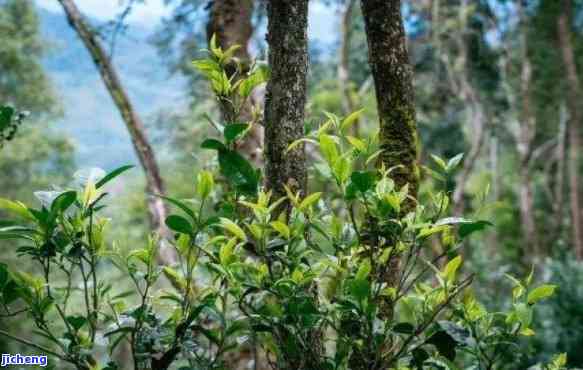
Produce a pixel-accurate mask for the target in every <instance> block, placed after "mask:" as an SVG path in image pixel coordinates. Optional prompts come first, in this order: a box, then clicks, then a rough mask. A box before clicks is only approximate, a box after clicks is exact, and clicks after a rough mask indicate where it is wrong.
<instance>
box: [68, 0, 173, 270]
mask: <svg viewBox="0 0 583 370" xmlns="http://www.w3.org/2000/svg"><path fill="white" fill-rule="evenodd" d="M59 2H60V3H61V5H62V6H63V9H64V11H65V14H66V15H67V20H68V21H69V23H70V25H71V27H72V28H73V29H74V30H75V31H76V32H77V34H78V35H79V37H80V38H81V40H82V41H83V43H84V44H85V47H86V48H87V50H88V51H89V53H90V54H91V57H92V58H93V62H94V63H95V66H96V67H97V69H98V70H99V73H100V75H101V78H102V79H103V82H104V83H105V86H106V87H107V90H108V91H109V94H110V95H111V97H112V99H113V101H114V103H115V105H116V106H117V109H118V110H119V112H120V114H121V116H122V118H123V120H124V122H125V124H126V127H127V129H128V131H129V134H130V137H131V140H132V143H133V146H134V149H135V151H136V154H137V156H138V158H139V160H140V164H141V166H142V168H143V170H144V174H145V175H146V192H147V193H148V199H147V203H148V209H149V216H150V217H149V218H150V224H151V226H152V228H153V229H154V230H155V231H157V232H158V233H159V234H161V235H166V234H167V229H166V227H165V224H164V221H165V219H166V207H165V205H164V203H163V201H162V200H161V199H160V198H158V197H155V196H153V195H156V194H158V195H162V194H164V192H165V189H164V183H163V181H162V177H161V176H160V169H159V167H158V164H157V162H156V158H155V156H154V151H153V150H152V147H151V146H150V143H149V142H148V140H147V138H146V134H145V130H144V125H143V123H142V120H141V119H140V117H139V116H138V114H137V113H136V111H135V110H134V107H133V106H132V104H131V102H130V99H129V97H128V95H127V93H126V91H125V90H124V87H123V85H122V84H121V81H120V79H119V76H118V75H117V72H116V70H115V67H114V66H113V64H112V62H111V60H110V59H109V57H108V56H107V53H106V52H105V50H104V48H103V46H102V45H101V44H100V42H99V40H98V39H97V37H96V35H95V32H94V31H93V30H91V28H90V26H89V25H88V24H87V23H86V21H85V20H84V19H83V16H82V15H81V13H80V12H79V9H78V8H77V6H76V4H75V2H74V1H73V0H59ZM167 252H168V250H163V251H162V254H161V256H160V259H161V262H172V260H173V256H172V254H171V253H167Z"/></svg>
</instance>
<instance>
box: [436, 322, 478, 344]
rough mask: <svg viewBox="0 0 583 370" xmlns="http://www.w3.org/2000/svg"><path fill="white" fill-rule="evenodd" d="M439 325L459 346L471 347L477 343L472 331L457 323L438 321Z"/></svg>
mask: <svg viewBox="0 0 583 370" xmlns="http://www.w3.org/2000/svg"><path fill="white" fill-rule="evenodd" d="M437 324H438V325H439V326H440V327H441V328H442V329H443V330H444V331H445V332H446V333H447V334H449V336H450V337H452V338H453V340H455V341H456V342H457V343H459V344H462V345H466V346H471V345H474V344H475V343H476V341H475V339H474V338H472V336H471V333H470V331H469V330H468V329H466V328H464V327H462V326H460V325H458V324H456V323H455V322H452V321H445V320H444V321H438V323H437Z"/></svg>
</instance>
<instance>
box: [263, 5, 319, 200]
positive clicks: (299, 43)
mask: <svg viewBox="0 0 583 370" xmlns="http://www.w3.org/2000/svg"><path fill="white" fill-rule="evenodd" d="M267 16H268V25H267V32H268V33H267V42H268V44H269V65H270V67H271V78H270V80H269V82H268V84H267V95H266V98H265V160H266V163H265V182H266V186H267V188H268V189H271V190H272V191H273V193H274V196H275V197H276V198H277V197H279V196H282V195H284V194H285V190H284V186H285V185H287V186H289V187H290V188H291V189H292V190H293V191H298V190H299V191H302V193H303V194H304V195H305V191H306V186H307V174H306V164H305V152H304V150H303V148H301V147H296V148H295V149H293V150H291V151H289V152H288V151H287V148H288V146H289V145H290V144H291V143H292V142H294V141H295V140H297V139H299V138H301V137H302V136H303V134H304V114H305V104H306V90H307V83H306V76H307V73H308V32H307V29H308V0H290V1H278V0H270V1H268V2H267Z"/></svg>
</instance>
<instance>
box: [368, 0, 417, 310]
mask: <svg viewBox="0 0 583 370" xmlns="http://www.w3.org/2000/svg"><path fill="white" fill-rule="evenodd" d="M361 6H362V13H363V16H364V21H365V28H366V35H367V40H368V52H369V63H370V66H371V70H372V75H373V79H374V86H375V91H376V99H377V108H378V115H379V128H380V138H379V139H380V147H381V149H382V154H381V157H380V159H381V160H380V161H379V163H380V164H382V165H384V166H385V167H386V168H395V170H394V171H393V172H391V177H392V178H393V180H394V181H395V184H396V185H397V186H398V187H403V186H405V185H407V186H408V187H409V194H410V195H411V196H412V197H416V196H417V190H418V187H419V174H418V168H417V120H416V112H415V105H414V96H413V70H412V67H411V65H410V63H409V54H408V51H407V42H406V35H405V27H404V24H403V17H402V15H401V1H400V0H389V1H387V0H362V1H361ZM414 207H415V203H414V201H412V200H411V199H408V200H407V201H406V202H405V205H404V207H403V209H402V211H403V212H404V213H406V212H409V211H411V210H413V209H414ZM372 238H374V236H372ZM373 243H374V241H373ZM389 243H390V241H389ZM387 271H388V273H387V274H386V276H384V277H382V278H383V280H384V281H385V282H386V283H387V284H388V286H395V284H396V283H397V282H396V279H397V276H398V275H399V259H398V258H392V259H391V266H389V268H388V269H387ZM381 308H382V309H383V311H384V314H385V317H386V318H387V319H388V320H391V319H392V316H393V307H392V304H391V303H390V301H388V302H384V304H383V305H382V306H381Z"/></svg>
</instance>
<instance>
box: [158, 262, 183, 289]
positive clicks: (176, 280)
mask: <svg viewBox="0 0 583 370" xmlns="http://www.w3.org/2000/svg"><path fill="white" fill-rule="evenodd" d="M162 273H164V276H166V279H168V281H170V284H172V286H173V287H174V289H176V290H178V291H179V292H181V293H184V292H185V291H186V279H184V278H183V277H182V276H181V275H180V274H179V273H178V271H176V270H174V269H173V268H171V267H169V266H164V267H163V268H162Z"/></svg>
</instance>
